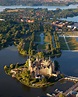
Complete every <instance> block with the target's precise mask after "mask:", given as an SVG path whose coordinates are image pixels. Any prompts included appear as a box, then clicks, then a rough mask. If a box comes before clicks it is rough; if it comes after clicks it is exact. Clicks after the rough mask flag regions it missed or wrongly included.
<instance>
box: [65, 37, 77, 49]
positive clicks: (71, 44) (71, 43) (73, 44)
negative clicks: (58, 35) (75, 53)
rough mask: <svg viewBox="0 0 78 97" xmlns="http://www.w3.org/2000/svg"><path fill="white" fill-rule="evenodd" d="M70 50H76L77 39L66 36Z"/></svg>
mask: <svg viewBox="0 0 78 97" xmlns="http://www.w3.org/2000/svg"><path fill="white" fill-rule="evenodd" d="M66 40H67V42H68V45H69V47H70V50H78V41H76V38H75V37H69V38H67V37H66Z"/></svg>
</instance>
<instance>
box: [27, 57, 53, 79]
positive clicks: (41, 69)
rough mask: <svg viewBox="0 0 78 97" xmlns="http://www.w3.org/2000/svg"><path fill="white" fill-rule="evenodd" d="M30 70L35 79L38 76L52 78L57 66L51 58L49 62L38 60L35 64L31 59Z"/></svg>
mask: <svg viewBox="0 0 78 97" xmlns="http://www.w3.org/2000/svg"><path fill="white" fill-rule="evenodd" d="M29 70H30V73H31V74H32V73H33V75H34V77H36V76H37V75H44V76H46V75H49V76H51V75H52V74H53V73H54V72H55V64H54V62H52V61H51V60H50V58H49V59H48V60H45V59H38V58H36V60H35V61H34V62H32V61H31V59H30V58H29Z"/></svg>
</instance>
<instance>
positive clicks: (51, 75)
mask: <svg viewBox="0 0 78 97" xmlns="http://www.w3.org/2000/svg"><path fill="white" fill-rule="evenodd" d="M33 59H34V58H29V59H27V61H26V63H24V64H15V65H14V64H10V66H9V67H7V66H4V70H5V72H6V74H8V75H11V76H12V77H13V78H16V79H17V80H19V81H20V82H21V83H22V84H24V85H26V86H28V87H33V88H42V87H48V86H50V85H53V84H54V83H55V82H57V81H58V80H59V79H61V78H62V77H63V75H62V74H61V73H60V70H59V67H60V66H59V63H58V62H57V61H51V59H50V58H48V59H45V58H41V59H40V58H38V57H37V58H36V59H34V60H33Z"/></svg>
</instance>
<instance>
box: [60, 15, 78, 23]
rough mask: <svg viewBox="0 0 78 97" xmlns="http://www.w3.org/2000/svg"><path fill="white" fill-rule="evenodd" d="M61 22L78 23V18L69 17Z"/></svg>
mask: <svg viewBox="0 0 78 97" xmlns="http://www.w3.org/2000/svg"><path fill="white" fill-rule="evenodd" d="M60 20H66V21H72V22H78V16H74V17H67V18H61V19H60Z"/></svg>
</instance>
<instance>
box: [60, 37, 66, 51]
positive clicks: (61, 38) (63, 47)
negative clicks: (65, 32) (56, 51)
mask: <svg viewBox="0 0 78 97" xmlns="http://www.w3.org/2000/svg"><path fill="white" fill-rule="evenodd" d="M59 40H60V45H61V49H62V50H68V48H67V46H66V43H65V41H64V38H63V37H59Z"/></svg>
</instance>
